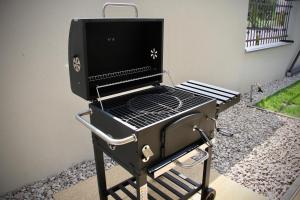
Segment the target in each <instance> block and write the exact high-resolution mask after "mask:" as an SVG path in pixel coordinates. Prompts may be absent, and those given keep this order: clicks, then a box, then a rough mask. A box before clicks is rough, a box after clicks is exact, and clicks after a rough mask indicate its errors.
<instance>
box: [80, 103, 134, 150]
mask: <svg viewBox="0 0 300 200" xmlns="http://www.w3.org/2000/svg"><path fill="white" fill-rule="evenodd" d="M91 114H92V110H91V109H88V110H85V111H82V112H79V113H77V114H76V115H75V118H76V119H77V120H78V121H80V122H81V123H82V124H83V125H84V126H85V127H87V128H88V129H89V130H91V131H92V132H93V133H94V134H95V135H97V136H98V137H100V138H101V139H102V140H104V141H105V142H106V143H107V144H108V145H109V146H110V148H111V149H112V150H114V149H115V148H114V146H120V145H124V144H128V143H131V142H137V137H136V136H135V135H134V134H132V135H131V136H128V137H126V138H122V139H115V138H113V137H111V136H110V135H108V134H105V133H104V132H102V131H100V130H99V129H98V128H96V127H95V126H93V125H92V124H90V123H89V122H88V121H86V120H85V119H84V118H83V117H82V116H85V115H91Z"/></svg>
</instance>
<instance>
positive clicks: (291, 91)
mask: <svg viewBox="0 0 300 200" xmlns="http://www.w3.org/2000/svg"><path fill="white" fill-rule="evenodd" d="M256 106H258V107H261V108H264V109H267V110H271V111H274V112H280V113H284V114H287V115H290V116H293V117H300V81H297V82H296V83H294V84H292V85H290V86H288V87H286V88H284V89H282V90H280V91H278V92H276V93H275V94H273V95H271V96H269V97H267V98H265V99H263V100H261V101H260V102H258V103H257V104H256Z"/></svg>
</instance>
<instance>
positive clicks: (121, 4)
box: [102, 2, 139, 18]
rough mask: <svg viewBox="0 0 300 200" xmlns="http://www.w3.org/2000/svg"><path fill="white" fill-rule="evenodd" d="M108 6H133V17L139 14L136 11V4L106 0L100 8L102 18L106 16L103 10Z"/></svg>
mask: <svg viewBox="0 0 300 200" xmlns="http://www.w3.org/2000/svg"><path fill="white" fill-rule="evenodd" d="M108 6H117V7H126V6H128V7H133V8H134V11H135V17H136V18H137V17H138V16H139V12H138V8H137V6H136V4H134V3H112V2H107V3H105V4H104V5H103V8H102V16H103V18H105V17H106V14H105V10H106V8H107V7H108Z"/></svg>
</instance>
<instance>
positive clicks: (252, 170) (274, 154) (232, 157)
mask: <svg viewBox="0 0 300 200" xmlns="http://www.w3.org/2000/svg"><path fill="white" fill-rule="evenodd" d="M297 80H300V75H298V76H295V77H291V78H285V79H283V80H277V81H274V82H271V83H268V84H265V85H263V87H262V89H263V91H264V93H262V94H261V93H255V95H254V96H253V97H254V102H255V101H259V100H260V99H262V98H264V97H265V96H268V95H270V94H272V93H274V91H277V90H279V89H281V88H284V87H286V86H287V85H290V84H291V83H293V82H295V81H297ZM247 105H249V94H244V95H243V98H242V100H241V102H240V103H239V104H237V105H235V106H233V107H232V108H231V109H229V110H227V111H225V112H224V113H222V114H221V115H220V117H219V120H218V126H220V127H225V128H226V129H227V130H229V131H230V132H231V133H233V137H226V136H222V135H220V134H216V135H215V137H216V143H215V146H214V154H213V167H214V168H215V169H217V170H218V171H219V172H220V173H221V174H224V175H225V176H229V177H230V178H231V179H232V180H234V181H236V182H238V183H241V184H242V185H244V186H245V187H248V188H250V189H252V190H253V191H255V192H258V193H261V194H263V195H265V196H267V197H268V198H269V199H270V200H276V199H280V197H282V195H283V194H284V193H285V192H286V191H287V189H288V187H289V186H290V185H291V184H292V183H293V181H294V180H295V179H296V178H297V177H299V176H300V120H297V119H291V118H287V117H282V116H279V115H276V114H273V113H270V112H265V111H260V110H257V109H255V108H251V107H248V106H247Z"/></svg>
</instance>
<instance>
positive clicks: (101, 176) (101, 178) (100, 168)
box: [94, 144, 107, 200]
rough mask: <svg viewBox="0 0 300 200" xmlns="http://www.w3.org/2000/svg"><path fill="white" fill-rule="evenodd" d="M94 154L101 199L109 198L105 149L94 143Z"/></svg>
mask: <svg viewBox="0 0 300 200" xmlns="http://www.w3.org/2000/svg"><path fill="white" fill-rule="evenodd" d="M94 155H95V162H96V170H97V181H98V191H99V197H100V199H101V200H107V188H106V177H105V168H104V159H103V151H102V150H101V149H100V148H99V147H98V146H97V144H94Z"/></svg>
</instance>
